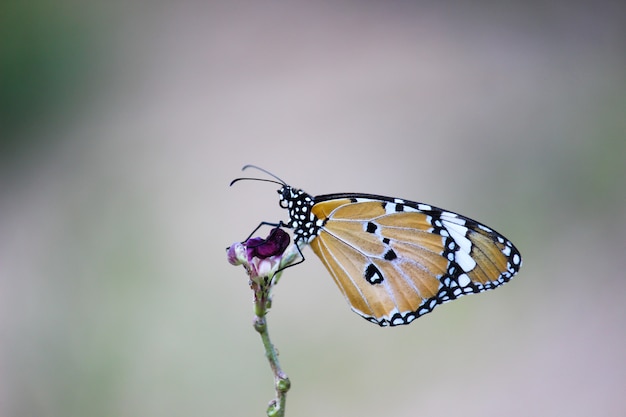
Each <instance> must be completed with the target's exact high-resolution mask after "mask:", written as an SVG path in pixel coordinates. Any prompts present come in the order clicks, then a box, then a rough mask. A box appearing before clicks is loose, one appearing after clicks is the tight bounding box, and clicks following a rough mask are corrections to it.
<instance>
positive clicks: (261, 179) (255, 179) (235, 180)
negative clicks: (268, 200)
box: [230, 177, 285, 187]
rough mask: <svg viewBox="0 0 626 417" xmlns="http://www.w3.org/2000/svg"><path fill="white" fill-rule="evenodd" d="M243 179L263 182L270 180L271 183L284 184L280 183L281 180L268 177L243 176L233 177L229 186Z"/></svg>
mask: <svg viewBox="0 0 626 417" xmlns="http://www.w3.org/2000/svg"><path fill="white" fill-rule="evenodd" d="M243 180H247V181H263V182H271V183H274V184H278V185H285V184H284V183H282V182H278V181H274V180H270V179H267V178H248V177H243V178H235V179H234V180H232V181H231V182H230V185H231V187H232V185H233V184H234V183H236V182H239V181H243Z"/></svg>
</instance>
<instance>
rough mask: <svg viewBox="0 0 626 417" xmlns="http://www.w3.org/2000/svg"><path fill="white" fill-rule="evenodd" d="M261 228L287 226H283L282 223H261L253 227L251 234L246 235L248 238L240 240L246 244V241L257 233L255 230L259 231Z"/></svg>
mask: <svg viewBox="0 0 626 417" xmlns="http://www.w3.org/2000/svg"><path fill="white" fill-rule="evenodd" d="M263 226H272V227H287V226H286V225H285V223H283V222H282V221H279V222H278V223H271V222H261V223H259V225H258V226H257V227H255V228H254V230H253V231H252V233H250V234H249V235H248V237H247V238H245V239H244V240H242V242H247V241H248V240H249V239H250V238H251V237H252V235H254V234H255V233H256V232H257V230H259V229H260V228H261V227H263Z"/></svg>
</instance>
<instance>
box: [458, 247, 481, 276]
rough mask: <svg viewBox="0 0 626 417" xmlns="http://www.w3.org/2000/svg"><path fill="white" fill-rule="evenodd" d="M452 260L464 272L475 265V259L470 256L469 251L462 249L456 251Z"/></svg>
mask: <svg viewBox="0 0 626 417" xmlns="http://www.w3.org/2000/svg"><path fill="white" fill-rule="evenodd" d="M455 254H456V256H455V257H454V260H455V261H456V263H457V264H459V266H460V267H461V269H462V270H463V271H465V272H469V271H471V270H472V269H474V267H475V266H476V261H475V260H474V259H473V258H472V257H471V256H470V254H469V253H467V252H463V251H456V252H455Z"/></svg>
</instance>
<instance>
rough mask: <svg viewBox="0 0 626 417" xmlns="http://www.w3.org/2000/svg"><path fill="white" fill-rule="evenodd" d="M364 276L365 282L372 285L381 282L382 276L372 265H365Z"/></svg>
mask: <svg viewBox="0 0 626 417" xmlns="http://www.w3.org/2000/svg"><path fill="white" fill-rule="evenodd" d="M364 276H365V279H366V280H367V282H369V283H370V284H372V285H374V284H380V283H382V282H383V274H382V273H381V272H380V270H379V269H378V268H377V267H376V265H374V264H369V265H367V267H366V268H365V274H364Z"/></svg>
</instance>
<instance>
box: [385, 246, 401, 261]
mask: <svg viewBox="0 0 626 417" xmlns="http://www.w3.org/2000/svg"><path fill="white" fill-rule="evenodd" d="M397 257H398V255H396V253H395V252H394V251H393V249H389V250H388V251H387V252H386V253H385V256H384V258H385V259H386V260H388V261H393V260H394V259H396V258H397Z"/></svg>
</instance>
